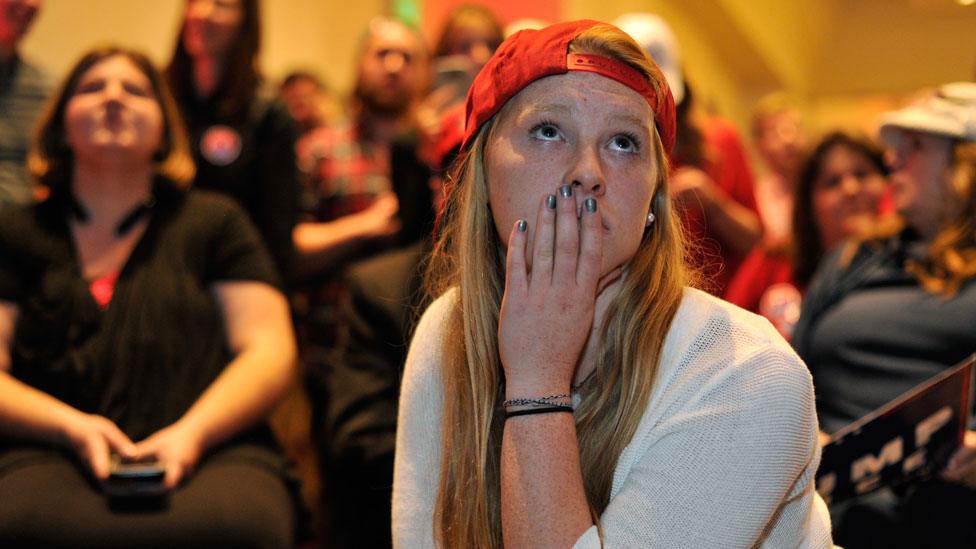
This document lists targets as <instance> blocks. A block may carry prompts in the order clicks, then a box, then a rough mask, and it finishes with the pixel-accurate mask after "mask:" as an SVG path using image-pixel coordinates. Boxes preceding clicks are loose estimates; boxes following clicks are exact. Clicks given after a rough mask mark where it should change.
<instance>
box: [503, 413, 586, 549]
mask: <svg viewBox="0 0 976 549" xmlns="http://www.w3.org/2000/svg"><path fill="white" fill-rule="evenodd" d="M501 504H502V505H501V510H502V535H503V537H504V541H505V547H511V548H518V547H560V548H565V547H572V545H573V544H574V543H575V542H576V540H577V539H578V538H579V537H580V536H581V535H582V534H583V533H584V532H585V531H586V530H587V529H588V528H590V526H592V524H593V521H592V518H591V516H590V511H589V505H588V503H587V501H586V493H585V491H584V489H583V475H582V473H581V470H580V462H579V445H578V443H577V439H576V427H575V425H574V424H573V416H572V414H568V413H565V412H562V413H548V414H536V415H525V416H518V417H513V418H511V419H509V420H507V421H506V422H505V430H504V433H503V434H502V456H501Z"/></svg>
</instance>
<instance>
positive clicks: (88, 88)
mask: <svg viewBox="0 0 976 549" xmlns="http://www.w3.org/2000/svg"><path fill="white" fill-rule="evenodd" d="M104 85H105V83H104V82H102V81H100V80H89V81H88V82H82V83H81V84H78V87H77V88H75V93H76V94H79V93H93V92H97V91H98V90H100V89H102V87H103V86H104Z"/></svg>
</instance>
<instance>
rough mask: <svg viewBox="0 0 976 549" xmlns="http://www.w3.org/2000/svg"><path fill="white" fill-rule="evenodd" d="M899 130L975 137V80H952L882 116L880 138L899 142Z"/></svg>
mask: <svg viewBox="0 0 976 549" xmlns="http://www.w3.org/2000/svg"><path fill="white" fill-rule="evenodd" d="M898 130H914V131H919V132H924V133H932V134H935V135H941V136H945V137H949V138H952V139H959V140H962V141H976V82H954V83H952V84H945V85H942V86H940V87H939V88H938V89H937V90H936V91H935V93H933V94H931V95H929V96H926V97H924V98H923V99H920V100H919V101H917V102H915V103H913V104H911V105H909V106H907V107H905V108H903V109H900V110H897V111H892V112H889V113H885V114H884V115H882V116H881V127H880V130H879V133H880V137H881V141H882V142H883V143H884V144H886V145H888V146H891V147H894V146H897V145H898V140H899V138H900V135H901V134H900V132H899V131H898Z"/></svg>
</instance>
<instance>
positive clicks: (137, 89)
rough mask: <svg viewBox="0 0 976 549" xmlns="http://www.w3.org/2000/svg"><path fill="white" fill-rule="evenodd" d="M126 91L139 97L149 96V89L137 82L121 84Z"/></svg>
mask: <svg viewBox="0 0 976 549" xmlns="http://www.w3.org/2000/svg"><path fill="white" fill-rule="evenodd" d="M122 87H123V88H124V89H125V91H126V93H128V94H131V95H136V96H139V97H149V90H147V89H146V88H144V87H142V86H140V85H138V84H124V85H123V86H122Z"/></svg>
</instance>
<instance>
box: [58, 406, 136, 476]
mask: <svg viewBox="0 0 976 549" xmlns="http://www.w3.org/2000/svg"><path fill="white" fill-rule="evenodd" d="M67 438H68V444H69V445H70V447H71V449H72V450H73V451H74V452H75V454H76V455H77V456H78V458H79V459H81V461H82V462H83V463H84V464H85V465H86V466H87V467H88V470H89V471H91V474H92V475H93V476H94V477H95V478H96V479H98V480H105V479H107V478H108V473H109V466H110V463H111V454H112V453H116V454H118V455H120V456H123V457H127V458H128V457H133V456H135V454H136V445H135V444H133V443H132V441H131V440H129V437H127V436H126V435H125V433H123V432H122V430H121V429H119V428H118V426H116V425H115V424H114V423H112V421H111V420H109V419H108V418H105V417H102V416H97V415H94V414H80V415H79V416H78V417H77V419H75V420H74V421H72V422H71V424H70V425H69V426H68V428H67Z"/></svg>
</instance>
